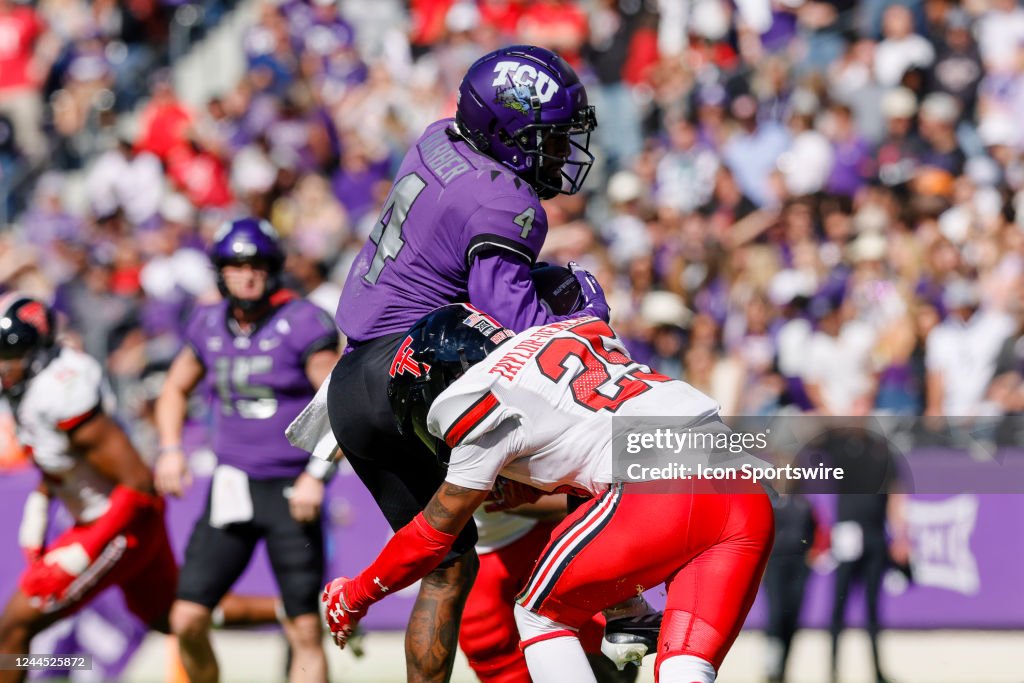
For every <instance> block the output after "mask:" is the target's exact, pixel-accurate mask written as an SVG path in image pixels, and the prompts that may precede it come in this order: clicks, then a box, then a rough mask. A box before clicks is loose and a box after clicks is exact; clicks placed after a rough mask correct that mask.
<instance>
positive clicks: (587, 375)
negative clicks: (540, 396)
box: [537, 320, 669, 412]
mask: <svg viewBox="0 0 1024 683" xmlns="http://www.w3.org/2000/svg"><path fill="white" fill-rule="evenodd" d="M572 333H573V334H575V335H577V337H578V338H575V337H560V338H558V339H553V340H551V342H549V343H548V345H547V346H545V347H544V348H543V349H542V350H541V352H540V353H539V354H537V364H538V366H540V371H541V372H542V373H543V374H544V376H545V377H547V378H548V379H550V380H551V381H552V382H558V381H559V380H560V379H562V376H563V375H564V374H565V373H566V372H568V368H567V363H568V361H569V359H570V358H577V359H579V361H580V362H581V363H582V364H583V368H582V369H581V370H579V371H578V372H577V373H576V376H575V377H573V379H572V382H570V384H569V388H570V390H571V391H572V397H573V399H574V400H575V401H576V402H577V403H579V404H580V405H581V406H584V407H585V408H589V409H590V410H593V411H595V412H596V411H598V410H609V411H611V412H615V411H616V410H618V409H619V406H621V405H622V404H623V403H625V402H626V401H628V400H629V399H631V398H633V397H635V396H639V395H640V394H642V393H644V392H645V391H647V390H649V389H650V388H651V385H650V384H648V382H667V381H669V378H668V377H666V376H665V375H661V374H658V373H657V372H649V371H647V370H646V369H645V367H646V366H643V365H640V364H638V363H637V362H636V361H634V360H632V359H630V358H629V357H628V356H626V355H625V354H622V353H620V352H618V351H609V350H608V349H606V348H605V347H604V344H603V343H602V341H601V340H602V338H605V339H611V338H613V337H614V336H615V333H614V332H612V330H611V328H610V327H608V325H607V323H605V322H603V321H601V320H594V321H591V322H588V323H583V324H582V325H579V326H577V327H573V328H572ZM584 340H586V341H589V342H590V344H586V343H584ZM630 365H636V366H637V367H636V368H634V369H633V370H631V371H630V372H627V373H626V374H624V375H623V376H621V377H620V378H619V379H618V381H616V382H615V387H616V391H615V393H614V394H613V395H612V396H605V395H604V394H601V393H598V391H597V388H598V387H599V386H601V385H603V384H605V383H606V382H608V381H609V380H611V378H612V377H611V373H610V372H609V369H610V368H612V367H616V366H618V367H626V366H630Z"/></svg>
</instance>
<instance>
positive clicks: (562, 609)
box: [517, 480, 775, 674]
mask: <svg viewBox="0 0 1024 683" xmlns="http://www.w3.org/2000/svg"><path fill="white" fill-rule="evenodd" d="M673 487H674V491H677V492H674V493H652V492H651V491H652V489H653V490H655V491H664V490H665V484H664V483H662V482H654V483H653V485H650V484H626V485H621V484H619V485H615V486H613V487H611V488H610V489H609V490H608V491H607V492H606V493H604V494H603V495H602V496H600V497H599V498H595V499H593V500H591V501H589V502H588V503H587V504H586V505H584V506H583V507H581V508H580V509H578V510H577V511H576V512H574V513H573V514H572V515H570V516H569V517H567V518H566V519H565V520H564V521H563V522H562V523H561V524H560V525H559V527H558V528H557V529H556V530H555V533H554V535H553V536H552V540H551V542H550V543H549V544H548V546H547V547H546V548H545V549H544V552H543V553H542V554H541V558H540V560H539V561H538V563H537V566H536V568H535V569H534V571H533V575H532V576H531V577H530V580H529V583H528V584H527V586H526V589H525V590H523V592H522V593H521V594H520V595H519V597H518V598H517V600H518V601H519V603H520V604H521V605H522V606H523V607H525V608H526V609H528V610H530V611H532V612H535V613H538V614H540V615H542V616H544V617H547V618H549V619H551V620H553V621H556V622H558V623H561V624H565V625H567V626H571V627H574V628H579V627H581V626H582V625H583V624H585V623H586V622H587V620H588V619H589V618H590V616H591V615H593V614H594V613H596V612H598V611H600V610H602V609H605V608H607V607H609V606H611V605H614V604H617V603H619V602H621V601H623V600H625V599H627V598H630V597H632V596H634V595H637V594H638V593H640V592H642V591H644V590H647V589H648V588H652V587H654V586H657V585H659V584H662V583H664V584H665V585H666V588H667V589H668V601H667V603H666V607H665V614H664V619H663V621H662V628H661V635H660V638H659V641H658V659H657V662H656V664H655V672H656V674H657V672H658V670H659V669H660V667H661V663H662V662H663V661H664V660H665V659H668V658H669V657H673V656H677V655H692V656H695V657H700V658H701V659H705V660H707V661H709V662H711V663H712V665H714V667H715V668H716V669H718V668H719V667H720V666H721V664H722V660H723V659H724V658H725V655H726V653H727V652H728V651H729V648H730V647H731V646H732V643H733V641H734V640H735V639H736V636H737V635H739V631H740V628H741V627H742V626H743V622H744V620H745V619H746V616H747V612H748V611H749V610H750V606H751V605H752V604H753V602H754V596H755V595H756V594H757V588H758V584H759V583H760V580H761V574H762V573H763V572H764V567H765V563H766V562H767V560H768V554H769V552H770V551H771V546H772V541H773V538H774V533H775V529H774V520H773V515H772V508H771V504H770V502H769V500H768V496H767V494H765V493H764V492H763V490H762V489H761V488H760V487H759V486H753V487H752V488H751V489H750V491H751V492H750V493H714V492H713V488H712V485H711V484H709V483H707V482H703V481H699V480H691V481H686V482H673ZM732 490H734V491H735V490H736V487H735V486H733V488H732ZM704 491H707V493H704Z"/></svg>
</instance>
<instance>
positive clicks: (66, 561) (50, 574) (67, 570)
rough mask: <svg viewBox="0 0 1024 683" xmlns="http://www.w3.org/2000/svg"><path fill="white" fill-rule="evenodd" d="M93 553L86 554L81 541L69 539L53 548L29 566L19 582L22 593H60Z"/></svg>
mask: <svg viewBox="0 0 1024 683" xmlns="http://www.w3.org/2000/svg"><path fill="white" fill-rule="evenodd" d="M94 559H95V556H92V555H89V553H88V552H87V551H86V549H85V548H84V547H83V546H82V544H81V543H69V544H68V545H62V546H60V547H59V548H54V549H53V550H51V551H49V552H48V553H46V554H45V555H43V557H42V561H41V562H37V563H36V564H34V565H31V566H30V567H29V570H28V571H27V572H25V575H24V577H23V579H22V582H21V589H22V590H23V591H24V592H25V594H26V595H29V596H32V597H41V598H56V599H60V598H63V597H64V591H66V590H67V589H68V587H70V586H71V583H72V582H73V581H74V580H75V579H76V578H78V576H79V575H81V573H82V572H84V571H85V570H86V569H88V568H89V565H90V564H92V562H93V560H94Z"/></svg>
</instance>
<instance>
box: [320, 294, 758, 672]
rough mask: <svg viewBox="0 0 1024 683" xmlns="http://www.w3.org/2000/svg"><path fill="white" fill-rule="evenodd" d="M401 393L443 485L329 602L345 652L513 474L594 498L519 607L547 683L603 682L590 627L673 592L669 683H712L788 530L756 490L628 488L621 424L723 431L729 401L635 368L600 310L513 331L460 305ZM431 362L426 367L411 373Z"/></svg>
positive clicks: (698, 485) (563, 533)
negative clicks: (616, 456) (634, 419)
mask: <svg viewBox="0 0 1024 683" xmlns="http://www.w3.org/2000/svg"><path fill="white" fill-rule="evenodd" d="M402 349H403V350H402V351H401V352H400V353H399V355H398V356H397V358H396V360H397V361H398V362H400V363H401V364H402V371H401V372H397V373H396V374H395V377H394V378H393V379H392V381H391V382H390V383H389V385H388V395H389V399H390V402H391V405H392V409H393V411H394V414H395V416H396V418H397V420H398V423H399V424H400V425H401V428H402V432H403V433H406V434H415V435H416V436H417V437H418V438H419V439H420V440H421V441H422V442H423V444H424V445H425V446H426V447H427V448H428V449H429V450H431V451H432V452H433V453H434V454H435V455H436V457H437V458H438V460H439V462H441V463H446V464H447V474H446V476H445V481H444V483H443V484H442V485H441V486H440V487H439V488H438V490H437V491H436V492H435V494H434V496H433V497H432V498H431V500H430V502H429V504H428V505H427V506H426V509H425V510H424V511H423V512H422V513H420V514H418V515H417V516H416V517H415V519H413V521H412V522H411V523H410V524H408V525H407V526H406V527H404V528H402V529H401V530H399V531H398V532H397V533H396V534H395V536H394V537H393V538H392V539H391V540H390V541H389V542H388V544H387V545H386V546H385V547H384V549H383V550H382V551H381V553H380V555H379V556H378V557H377V559H376V560H375V561H374V562H373V564H371V565H370V566H369V567H368V568H367V569H366V570H364V571H363V572H362V573H360V574H359V575H358V576H356V577H355V578H353V579H347V578H338V579H335V580H334V581H332V582H331V583H330V584H328V586H327V588H326V589H325V591H324V595H323V600H324V602H325V603H326V604H327V610H328V617H327V619H328V624H329V625H330V628H331V631H332V633H333V634H334V637H335V640H336V642H339V643H340V644H343V643H344V642H345V640H346V638H347V637H348V634H350V633H351V631H352V629H353V628H354V625H355V623H356V622H358V620H359V619H360V618H361V617H362V616H363V615H364V614H366V611H367V609H368V608H369V607H370V606H371V605H372V604H373V603H374V602H376V601H378V600H380V599H381V598H383V597H385V596H386V595H387V594H389V593H392V592H395V591H398V590H400V589H401V588H403V587H405V586H407V585H409V584H411V583H412V582H413V581H415V580H417V579H418V578H420V577H421V576H423V575H424V574H426V573H427V572H429V571H431V570H432V569H433V568H434V567H435V566H436V565H437V563H438V562H440V561H441V560H442V559H443V558H444V557H445V556H446V555H447V553H448V552H449V551H450V549H451V547H452V545H453V544H454V543H455V541H456V539H457V537H458V534H460V533H461V532H462V530H463V529H464V528H465V527H466V526H467V523H468V522H469V521H470V519H471V518H472V515H473V513H474V512H475V510H476V509H477V508H478V507H479V506H480V505H481V504H482V503H483V502H484V501H485V499H486V498H487V497H488V495H489V493H490V491H491V488H492V487H493V486H494V484H495V481H496V480H497V478H498V476H499V475H501V476H503V477H506V478H508V479H510V480H513V481H518V482H521V483H524V484H528V485H531V486H533V487H535V488H538V489H541V490H544V491H562V490H569V491H575V492H578V493H583V494H586V495H588V496H590V497H591V499H590V500H589V501H588V502H587V503H586V504H584V505H583V506H582V507H580V508H579V509H577V510H576V511H575V512H574V513H573V514H571V515H570V516H569V517H567V518H566V519H565V521H563V522H562V523H561V524H560V525H559V527H558V528H557V529H556V530H555V531H554V532H553V533H552V536H551V539H550V541H549V543H548V545H547V547H546V548H545V549H544V551H543V552H542V553H541V556H540V559H539V560H538V562H537V564H536V566H535V568H534V569H533V573H532V575H531V576H530V578H529V580H528V581H527V582H526V584H525V586H523V588H522V590H521V592H520V593H519V596H518V597H517V600H516V602H517V605H516V607H515V616H516V624H517V626H518V628H519V634H520V637H521V638H522V647H523V649H524V653H525V656H526V662H527V666H528V667H529V670H530V675H531V676H532V678H533V680H534V681H536V682H537V683H562V682H563V681H566V680H570V681H574V683H575V682H577V681H580V682H584V681H594V680H595V679H594V677H593V675H592V674H591V672H590V668H589V666H588V663H587V659H586V657H585V656H584V653H583V649H582V647H581V646H580V643H579V640H578V637H577V633H578V630H579V628H580V627H581V626H583V625H584V624H585V623H586V622H587V621H589V620H590V618H591V616H592V615H593V614H594V613H595V612H597V611H599V610H601V609H603V608H606V607H608V606H610V605H613V604H615V603H619V602H621V601H624V600H626V599H628V598H630V597H631V596H633V595H636V594H637V593H638V592H639V591H642V590H645V589H647V588H651V587H654V586H657V585H658V584H661V583H664V584H665V585H666V588H667V594H668V598H667V604H666V608H665V612H664V620H663V623H662V628H661V633H660V638H659V642H658V647H657V661H656V663H655V679H656V680H660V681H666V682H669V681H671V682H672V683H712V681H714V680H715V677H716V675H717V674H716V672H717V669H718V668H719V667H720V666H721V664H722V660H723V659H724V657H725V655H726V653H727V652H728V650H729V648H730V646H731V645H732V642H733V641H734V640H735V638H736V635H737V634H738V633H739V630H740V627H741V626H742V624H743V621H744V619H745V618H746V614H747V612H748V610H749V609H750V606H751V604H752V603H753V600H754V596H755V594H756V593H757V587H758V583H759V581H760V578H761V574H762V573H763V571H764V566H765V563H766V561H767V559H768V554H769V551H770V549H771V544H772V537H773V533H774V526H773V521H772V509H771V504H770V502H769V499H768V495H767V494H766V493H765V491H764V490H763V489H761V488H760V486H758V485H757V484H753V483H752V484H750V486H749V487H744V486H743V485H742V484H740V485H739V490H733V491H732V492H724V493H717V494H715V491H716V489H715V488H714V486H713V483H709V482H705V481H703V480H700V479H692V480H679V481H678V482H673V485H672V487H671V488H670V489H669V490H668V491H667V492H666V488H665V486H664V484H663V483H662V482H653V486H652V483H644V482H636V483H625V484H623V483H617V482H615V479H614V477H613V474H612V444H611V440H612V416H613V415H620V416H622V415H625V416H663V417H678V418H681V422H680V427H683V428H685V427H690V428H701V427H702V426H705V427H710V428H713V427H714V426H715V425H718V424H720V422H719V420H718V405H717V404H716V403H715V402H714V401H713V400H712V399H711V398H709V397H707V396H705V395H704V394H702V393H700V392H699V391H697V390H696V389H694V388H693V387H691V386H690V385H688V384H686V383H685V382H680V381H676V380H671V379H669V378H667V377H665V376H663V375H659V374H657V373H653V372H651V371H650V369H649V368H647V367H646V366H644V365H641V364H639V363H636V362H634V361H633V360H632V359H630V358H629V356H628V355H627V354H626V352H625V348H624V347H623V345H622V343H621V341H620V340H619V339H618V338H617V337H616V336H615V334H614V333H613V332H612V331H611V329H610V328H609V327H608V325H607V324H606V323H605V322H604V321H603V320H600V319H598V318H595V317H592V316H587V317H582V318H577V319H570V320H565V321H560V322H556V323H551V324H548V325H543V326H538V327H533V328H530V329H528V330H526V331H525V332H522V333H520V334H518V335H515V334H514V333H513V332H512V331H511V330H508V329H505V328H503V327H501V326H500V324H498V323H497V321H495V320H494V319H493V318H491V317H490V316H488V315H486V314H484V313H482V312H480V311H479V310H477V309H475V308H474V307H472V306H468V305H464V304H458V305H452V306H445V307H442V308H440V309H438V310H437V311H434V312H433V313H431V314H429V315H427V316H426V317H424V318H423V319H422V320H420V321H419V322H418V323H417V324H416V325H414V326H413V327H412V329H411V330H410V331H409V333H408V335H407V337H406V339H405V342H404V343H403V344H402ZM413 368H415V371H413Z"/></svg>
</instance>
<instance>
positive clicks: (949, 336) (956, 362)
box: [925, 279, 1016, 418]
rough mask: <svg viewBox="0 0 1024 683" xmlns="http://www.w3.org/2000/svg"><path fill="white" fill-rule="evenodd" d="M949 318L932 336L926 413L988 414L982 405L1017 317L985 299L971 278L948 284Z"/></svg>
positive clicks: (945, 299) (927, 355)
mask: <svg viewBox="0 0 1024 683" xmlns="http://www.w3.org/2000/svg"><path fill="white" fill-rule="evenodd" d="M942 304H943V306H944V307H945V309H946V311H947V313H946V318H945V319H944V320H943V321H942V323H941V324H940V325H938V326H937V327H936V328H935V329H934V330H933V331H932V333H931V334H930V335H929V336H928V344H927V348H926V351H925V364H926V367H927V369H928V384H927V394H926V404H925V414H926V415H933V416H946V417H951V418H957V417H959V418H963V417H969V416H972V415H979V414H985V413H986V412H988V411H986V410H985V409H984V406H983V405H982V403H983V401H984V400H985V396H986V392H987V391H988V387H989V383H990V382H991V380H992V378H993V376H994V374H995V369H996V360H997V356H998V354H999V351H1000V349H1001V348H1002V346H1003V343H1004V342H1005V341H1006V339H1007V338H1008V337H1009V336H1010V335H1011V334H1013V332H1014V330H1015V329H1016V325H1015V323H1014V321H1013V319H1012V318H1011V317H1010V316H1009V315H1007V314H1006V313H1004V312H1002V311H999V310H991V309H990V308H988V307H984V306H982V305H981V301H980V300H979V295H978V289H977V286H976V285H975V284H973V283H971V282H969V281H967V280H962V279H961V280H955V281H953V282H951V283H950V284H949V285H947V287H946V290H945V292H944V294H943V297H942Z"/></svg>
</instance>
